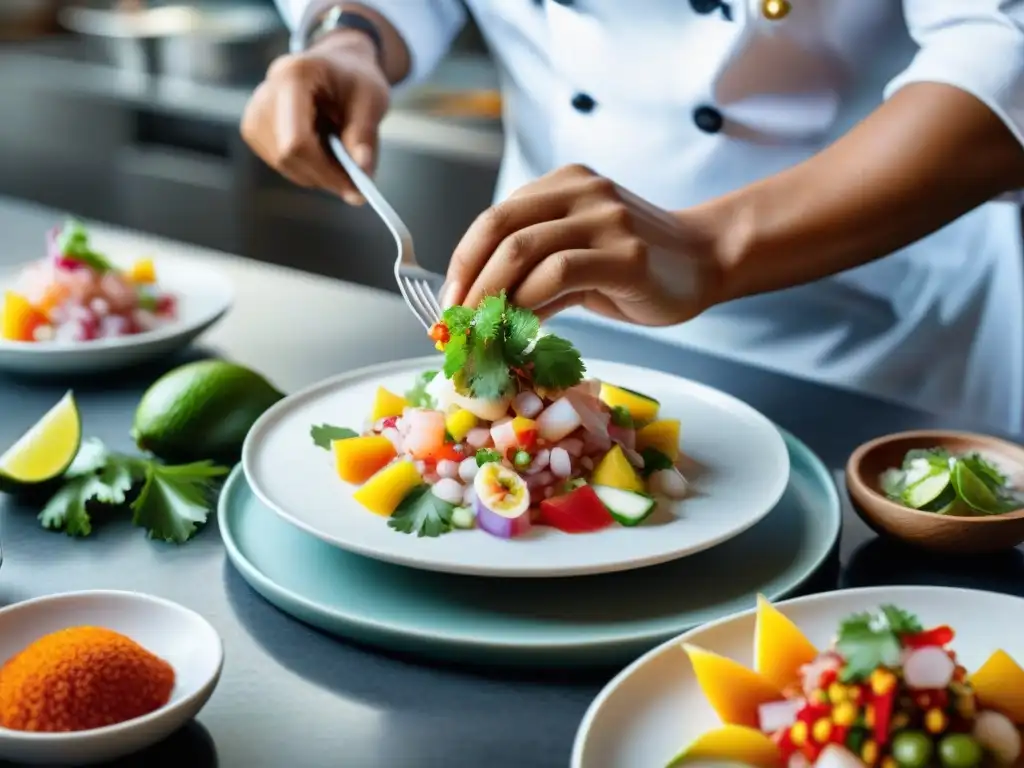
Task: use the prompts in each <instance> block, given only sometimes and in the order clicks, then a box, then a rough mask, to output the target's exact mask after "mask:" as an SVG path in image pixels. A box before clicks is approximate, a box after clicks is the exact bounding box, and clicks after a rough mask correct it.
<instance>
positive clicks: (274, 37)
mask: <svg viewBox="0 0 1024 768" xmlns="http://www.w3.org/2000/svg"><path fill="white" fill-rule="evenodd" d="M60 21H61V23H62V24H63V25H64V26H65V27H66V28H67V29H69V30H71V31H72V32H77V33H79V34H81V35H83V36H84V37H86V38H87V39H90V40H92V41H94V42H96V43H97V44H99V45H101V46H102V48H103V49H104V51H105V54H106V57H107V58H108V59H109V60H110V62H111V63H112V64H114V65H116V66H118V67H120V68H121V69H124V70H127V71H129V72H132V73H136V74H145V75H161V76H166V77H173V78H184V79H188V80H198V81H203V82H215V83H226V84H246V85H248V84H252V83H256V82H259V81H260V79H262V77H263V74H264V72H265V71H266V69H267V66H268V65H269V64H270V62H271V61H272V60H273V59H274V57H276V56H278V55H279V54H281V53H283V52H284V51H285V50H287V46H288V33H287V30H286V29H285V27H284V25H283V24H282V23H281V20H280V18H279V17H278V15H277V13H276V12H275V11H274V10H273V9H272V8H269V7H261V6H251V5H235V6H227V7H218V6H199V5H195V6H193V5H169V6H162V7H157V8H142V9H140V10H111V9H99V8H88V7H71V8H66V9H64V10H63V11H62V12H61V15H60Z"/></svg>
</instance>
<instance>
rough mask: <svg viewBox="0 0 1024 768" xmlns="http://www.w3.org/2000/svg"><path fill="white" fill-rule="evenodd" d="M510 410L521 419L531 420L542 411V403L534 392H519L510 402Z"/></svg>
mask: <svg viewBox="0 0 1024 768" xmlns="http://www.w3.org/2000/svg"><path fill="white" fill-rule="evenodd" d="M512 410H513V411H515V412H516V414H517V415H519V416H522V417H523V418H526V419H532V418H535V417H536V416H537V414H539V413H540V412H541V411H542V410H544V401H543V400H541V399H540V397H539V396H538V395H537V393H536V392H520V393H519V394H518V395H516V396H515V398H514V399H513V400H512Z"/></svg>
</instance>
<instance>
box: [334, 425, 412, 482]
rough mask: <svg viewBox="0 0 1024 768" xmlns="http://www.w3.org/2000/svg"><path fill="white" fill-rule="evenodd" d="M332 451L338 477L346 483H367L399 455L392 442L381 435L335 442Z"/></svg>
mask: <svg viewBox="0 0 1024 768" xmlns="http://www.w3.org/2000/svg"><path fill="white" fill-rule="evenodd" d="M331 449H332V450H333V451H334V465H335V468H336V469H337V471H338V477H340V478H341V479H342V480H344V481H345V482H346V483H365V482H366V481H367V480H369V479H370V478H371V477H373V475H374V474H376V473H377V472H378V471H379V470H381V469H383V468H384V467H385V466H387V464H388V463H389V462H390V461H391V460H392V459H393V458H395V456H397V455H398V452H397V451H396V450H395V446H394V445H393V444H392V442H391V441H390V440H388V439H387V438H386V437H383V436H381V435H366V436H364V437H350V438H347V439H345V440H335V441H333V442H332V443H331Z"/></svg>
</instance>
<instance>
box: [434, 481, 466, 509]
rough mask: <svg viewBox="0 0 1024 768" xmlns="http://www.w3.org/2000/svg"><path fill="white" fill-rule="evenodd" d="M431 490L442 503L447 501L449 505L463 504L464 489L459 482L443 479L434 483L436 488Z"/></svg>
mask: <svg viewBox="0 0 1024 768" xmlns="http://www.w3.org/2000/svg"><path fill="white" fill-rule="evenodd" d="M430 490H431V492H432V493H433V494H434V495H435V496H437V498H439V499H441V501H447V502H448V503H449V504H461V503H462V494H463V487H462V484H461V483H460V482H459V481H458V480H452V479H451V478H450V477H442V478H440V479H439V480H438V481H437V482H436V483H434V487H433V488H431V489H430Z"/></svg>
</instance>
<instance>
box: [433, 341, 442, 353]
mask: <svg viewBox="0 0 1024 768" xmlns="http://www.w3.org/2000/svg"><path fill="white" fill-rule="evenodd" d="M434 349H436V350H437V351H438V352H444V344H442V343H441V342H440V341H437V342H434Z"/></svg>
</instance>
